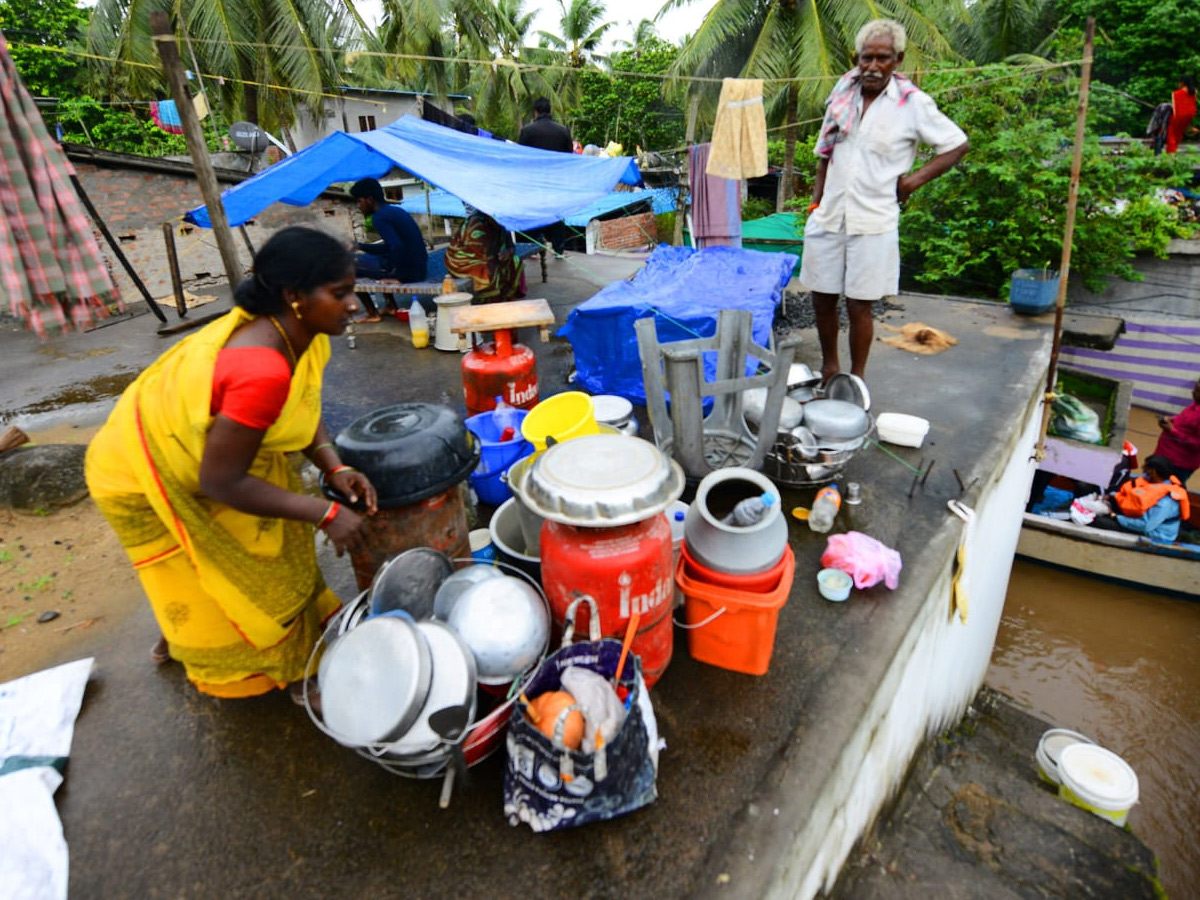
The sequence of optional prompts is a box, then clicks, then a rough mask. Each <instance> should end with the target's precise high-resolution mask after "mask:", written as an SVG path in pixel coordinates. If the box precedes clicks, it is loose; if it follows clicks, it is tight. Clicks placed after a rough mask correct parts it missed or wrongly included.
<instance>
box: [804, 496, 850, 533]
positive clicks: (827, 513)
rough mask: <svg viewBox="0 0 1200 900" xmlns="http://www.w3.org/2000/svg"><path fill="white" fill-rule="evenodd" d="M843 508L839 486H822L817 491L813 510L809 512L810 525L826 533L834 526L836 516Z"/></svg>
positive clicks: (813, 528)
mask: <svg viewBox="0 0 1200 900" xmlns="http://www.w3.org/2000/svg"><path fill="white" fill-rule="evenodd" d="M841 508H842V495H841V494H840V493H838V486H837V485H836V484H831V485H828V486H827V487H823V488H821V490H819V491H817V499H816V500H815V501H813V505H812V512H810V513H809V514H808V527H809V528H811V529H812V530H813V531H816V532H819V533H821V534H825V532H827V531H829V529H830V528H832V527H833V520H834V517H836V516H837V514H838V510H839V509H841Z"/></svg>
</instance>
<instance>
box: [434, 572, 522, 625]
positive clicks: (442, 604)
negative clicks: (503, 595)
mask: <svg viewBox="0 0 1200 900" xmlns="http://www.w3.org/2000/svg"><path fill="white" fill-rule="evenodd" d="M503 575H504V573H503V572H501V571H500V570H499V569H498V568H496V567H495V566H467V567H466V568H463V569H459V570H458V571H457V572H455V573H454V574H453V575H451V576H450V577H449V578H447V579H446V580H445V581H443V582H442V585H441V587H439V588H438V589H437V593H436V594H434V595H433V617H434V618H435V619H438V620H439V621H442V622H445V621H447V620H448V619H449V618H450V612H451V611H452V610H453V609H454V607H455V605H456V604H457V603H458V600H459V598H460V597H462V595H463V594H464V593H465V592H466V590H467V588H469V587H470V586H471V585H473V584H478V583H479V582H481V581H487V580H488V579H489V578H501V577H503Z"/></svg>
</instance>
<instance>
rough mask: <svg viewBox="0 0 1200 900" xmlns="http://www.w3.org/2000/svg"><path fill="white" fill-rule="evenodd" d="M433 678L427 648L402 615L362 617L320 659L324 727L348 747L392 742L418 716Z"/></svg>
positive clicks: (427, 645)
mask: <svg viewBox="0 0 1200 900" xmlns="http://www.w3.org/2000/svg"><path fill="white" fill-rule="evenodd" d="M432 675H433V666H432V664H431V660H430V653H429V644H428V642H427V641H426V640H425V638H424V637H423V636H422V634H421V632H420V631H418V630H417V627H416V625H414V624H413V623H412V622H411V621H410V620H409V619H408V617H407V616H402V615H397V614H394V613H393V614H385V615H382V616H376V617H375V618H372V619H367V620H366V621H365V622H362V623H361V624H360V625H358V627H356V628H354V629H353V630H351V631H348V632H346V633H345V634H343V635H342V636H341V637H339V638H338V639H337V640H336V641H334V642H333V643H332V644H330V646H329V648H328V649H327V650H326V651H325V656H324V658H323V659H322V660H321V666H320V669H319V670H318V678H319V682H320V685H321V709H322V715H323V717H324V719H325V726H326V727H327V728H328V729H329V731H330V732H331V733H332V734H333V736H334V738H335V739H336V740H337V741H338V742H339V743H341V744H345V745H346V746H348V747H362V746H366V745H368V744H375V743H380V742H386V741H391V740H395V739H397V738H398V737H400V735H402V734H404V732H405V731H407V730H408V729H409V727H411V725H412V724H413V722H414V721H415V720H416V718H417V716H418V715H419V714H420V712H421V707H422V706H423V705H424V703H425V699H426V697H428V696H429V685H430V682H431V681H432Z"/></svg>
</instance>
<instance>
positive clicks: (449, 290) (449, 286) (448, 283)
mask: <svg viewBox="0 0 1200 900" xmlns="http://www.w3.org/2000/svg"><path fill="white" fill-rule="evenodd" d="M453 293H454V279H453V278H451V277H450V273H449V272H447V273H446V277H445V278H443V279H442V294H453Z"/></svg>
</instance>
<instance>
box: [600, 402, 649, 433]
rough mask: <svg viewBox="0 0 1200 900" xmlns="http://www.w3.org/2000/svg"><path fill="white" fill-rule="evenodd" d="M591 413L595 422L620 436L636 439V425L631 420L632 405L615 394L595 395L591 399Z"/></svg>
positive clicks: (635, 421) (634, 421) (635, 422)
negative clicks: (614, 430)
mask: <svg viewBox="0 0 1200 900" xmlns="http://www.w3.org/2000/svg"><path fill="white" fill-rule="evenodd" d="M592 411H593V413H594V414H595V416H596V421H597V422H599V423H600V424H602V425H611V426H612V427H613V428H615V429H617V430H618V431H619V432H621V433H622V434H627V435H629V436H630V437H637V433H638V424H637V420H635V419H634V418H633V404H632V403H630V402H629V401H628V400H626V399H625V398H624V397H618V396H617V395H616V394H597V395H596V396H594V397H592Z"/></svg>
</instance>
